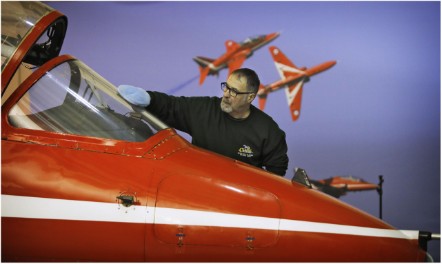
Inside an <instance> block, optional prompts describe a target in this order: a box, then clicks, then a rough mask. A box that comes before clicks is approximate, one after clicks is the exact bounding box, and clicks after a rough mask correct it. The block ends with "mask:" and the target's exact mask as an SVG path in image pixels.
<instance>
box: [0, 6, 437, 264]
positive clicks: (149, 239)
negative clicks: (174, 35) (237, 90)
mask: <svg viewBox="0 0 442 264" xmlns="http://www.w3.org/2000/svg"><path fill="white" fill-rule="evenodd" d="M1 12H2V16H1V19H2V51H8V52H5V53H3V52H2V73H1V77H2V111H1V116H2V120H1V122H2V131H1V135H2V143H1V144H2V145H1V151H2V155H1V159H2V160H1V162H2V177H1V184H2V190H1V208H2V209H1V221H2V232H1V258H2V259H1V260H2V261H5V262H9V261H20V262H27V261H36V262H45V261H56V262H68V261H69V262H74V261H75V262H77V261H87V262H97V261H105V262H132V261H153V262H159V261H166V262H172V261H179V262H185V261H204V262H209V261H219V262H227V261H235V262H238V261H251V262H258V261H267V262H276V261H291V262H293V261H301V262H306V261H315V262H322V261H330V262H342V261H351V262H354V261H363V262H375V261H395V262H409V261H424V260H425V259H426V257H427V254H426V249H425V247H426V241H427V240H429V239H431V238H432V235H431V233H427V232H420V231H405V230H398V229H396V228H394V227H392V226H391V225H389V224H387V223H386V222H384V221H382V220H380V219H378V218H376V217H373V216H371V215H369V214H367V213H364V212H362V211H360V210H358V209H356V208H354V207H352V206H350V205H348V204H346V203H343V202H341V201H339V200H337V199H334V198H332V197H330V196H329V195H325V194H323V193H321V192H319V191H317V190H314V189H312V188H309V187H307V186H305V185H303V184H299V183H297V182H295V181H290V180H287V179H285V178H281V177H278V176H276V175H274V174H271V173H268V172H266V171H265V170H262V169H259V168H256V167H253V166H250V165H247V164H244V163H241V162H239V161H235V160H232V159H229V158H226V157H223V156H221V155H218V154H215V153H212V152H209V151H206V150H203V149H200V148H197V147H195V146H193V145H192V144H190V143H189V142H188V141H186V140H185V139H184V138H182V137H181V136H180V135H179V134H177V132H176V131H175V130H174V129H172V128H169V127H167V126H166V125H165V124H164V123H163V122H162V121H161V120H159V119H157V118H156V117H155V116H153V115H152V114H151V113H149V112H147V111H146V110H145V109H144V108H138V107H136V106H133V105H131V104H129V103H128V102H126V101H125V100H124V99H123V98H122V97H120V96H119V95H118V93H117V88H116V87H115V86H114V85H113V84H111V83H109V82H108V81H106V80H105V79H104V78H102V77H101V76H100V75H99V74H97V73H96V72H94V71H93V70H92V69H91V68H89V67H88V66H87V65H85V64H84V63H82V62H81V61H79V60H78V59H76V58H74V57H73V56H70V55H60V56H59V51H60V49H61V45H62V43H63V39H64V35H65V31H66V28H67V27H66V26H67V18H66V17H65V16H64V15H63V14H61V13H60V12H58V11H56V10H53V9H52V8H50V7H48V6H46V5H44V4H42V3H39V2H34V1H24V2H23V1H21V2H16V1H3V2H2V3H1Z"/></svg>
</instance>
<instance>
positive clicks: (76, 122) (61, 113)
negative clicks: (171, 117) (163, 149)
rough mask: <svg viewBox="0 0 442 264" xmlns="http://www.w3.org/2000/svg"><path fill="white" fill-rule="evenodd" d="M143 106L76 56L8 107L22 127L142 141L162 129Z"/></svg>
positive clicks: (162, 125) (13, 121)
mask: <svg viewBox="0 0 442 264" xmlns="http://www.w3.org/2000/svg"><path fill="white" fill-rule="evenodd" d="M149 116H150V115H149V114H148V113H147V112H146V111H145V110H144V109H143V110H142V111H140V112H135V111H134V110H133V109H132V107H131V106H130V105H128V104H127V103H126V102H125V101H124V100H123V99H121V98H120V97H119V96H118V95H117V92H116V88H115V87H114V86H113V85H112V84H110V83H109V82H107V81H106V80H105V79H103V78H102V77H101V76H99V75H98V74H96V73H95V72H94V71H92V70H91V69H90V68H89V67H87V66H86V65H85V64H83V63H81V62H80V61H78V60H71V61H67V62H64V63H62V64H60V65H58V66H57V67H56V68H54V69H52V70H51V71H49V72H47V73H46V74H45V75H44V76H43V77H42V78H41V79H40V80H38V82H36V83H35V84H34V85H33V87H31V88H30V89H29V91H28V92H27V93H26V94H25V95H24V96H23V97H22V98H21V99H20V100H19V101H18V103H17V104H16V105H15V106H14V107H13V108H12V109H11V111H10V112H9V116H8V118H9V122H10V124H11V125H13V126H15V127H19V128H27V129H34V130H45V131H51V132H57V133H64V134H74V135H83V136H91V137H99V138H106V139H117V140H126V141H133V142H140V141H144V140H146V139H148V138H149V137H150V136H152V135H153V134H154V133H156V132H157V131H158V130H159V129H163V128H166V126H165V125H164V124H162V123H159V121H158V120H156V119H154V118H153V117H152V119H149Z"/></svg>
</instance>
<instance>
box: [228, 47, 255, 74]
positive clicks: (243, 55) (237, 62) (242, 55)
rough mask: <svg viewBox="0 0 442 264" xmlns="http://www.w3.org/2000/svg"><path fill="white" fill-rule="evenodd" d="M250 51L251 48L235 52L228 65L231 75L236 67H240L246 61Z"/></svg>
mask: <svg viewBox="0 0 442 264" xmlns="http://www.w3.org/2000/svg"><path fill="white" fill-rule="evenodd" d="M249 53H250V50H243V51H241V52H239V53H237V54H235V55H234V56H233V57H232V58H231V59H230V60H229V61H228V62H227V66H228V67H229V75H230V74H231V73H232V72H233V71H234V70H236V69H239V68H240V67H241V65H242V64H243V63H244V61H245V60H246V59H247V55H248V54H249Z"/></svg>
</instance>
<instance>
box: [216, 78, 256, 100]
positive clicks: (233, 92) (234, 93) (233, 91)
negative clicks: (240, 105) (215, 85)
mask: <svg viewBox="0 0 442 264" xmlns="http://www.w3.org/2000/svg"><path fill="white" fill-rule="evenodd" d="M221 90H222V91H223V92H225V91H226V90H227V91H229V94H230V96H232V97H236V96H237V95H238V94H252V93H254V92H240V91H238V90H237V89H236V88H233V87H229V85H228V84H227V83H226V82H222V83H221Z"/></svg>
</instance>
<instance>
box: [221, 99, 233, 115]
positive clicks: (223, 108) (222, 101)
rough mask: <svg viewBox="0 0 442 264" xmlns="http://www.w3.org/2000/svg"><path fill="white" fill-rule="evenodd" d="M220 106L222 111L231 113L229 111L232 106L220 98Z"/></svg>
mask: <svg viewBox="0 0 442 264" xmlns="http://www.w3.org/2000/svg"><path fill="white" fill-rule="evenodd" d="M220 106H221V110H222V111H223V112H225V113H228V114H229V113H231V112H232V111H233V109H232V106H231V105H228V104H226V103H225V102H224V100H221V104H220Z"/></svg>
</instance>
